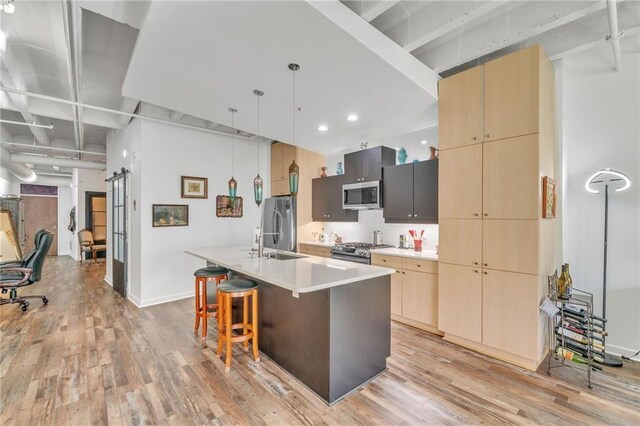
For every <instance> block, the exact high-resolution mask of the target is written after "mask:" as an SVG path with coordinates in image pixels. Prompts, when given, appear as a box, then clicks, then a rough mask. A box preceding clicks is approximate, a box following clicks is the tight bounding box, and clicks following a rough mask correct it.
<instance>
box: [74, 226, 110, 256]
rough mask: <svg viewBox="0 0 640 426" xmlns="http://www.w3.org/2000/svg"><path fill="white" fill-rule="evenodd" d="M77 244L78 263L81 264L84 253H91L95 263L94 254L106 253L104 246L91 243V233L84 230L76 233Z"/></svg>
mask: <svg viewBox="0 0 640 426" xmlns="http://www.w3.org/2000/svg"><path fill="white" fill-rule="evenodd" d="M78 242H79V243H80V263H82V260H83V258H84V254H85V253H91V254H92V257H93V261H94V262H97V259H96V254H97V253H98V252H99V251H107V246H106V245H105V244H96V243H95V242H94V241H93V233H92V232H91V231H90V230H89V229H86V228H85V229H82V230H80V231H78Z"/></svg>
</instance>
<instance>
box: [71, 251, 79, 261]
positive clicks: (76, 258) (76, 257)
mask: <svg viewBox="0 0 640 426" xmlns="http://www.w3.org/2000/svg"><path fill="white" fill-rule="evenodd" d="M69 256H71V258H72V259H73V260H76V261H78V262H80V256H78V255H77V254H74V253H72V252H69Z"/></svg>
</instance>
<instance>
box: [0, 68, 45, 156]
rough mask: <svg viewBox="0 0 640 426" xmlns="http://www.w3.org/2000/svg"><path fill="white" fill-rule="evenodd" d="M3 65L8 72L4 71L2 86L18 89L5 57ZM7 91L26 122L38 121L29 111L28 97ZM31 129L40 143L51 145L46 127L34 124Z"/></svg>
mask: <svg viewBox="0 0 640 426" xmlns="http://www.w3.org/2000/svg"><path fill="white" fill-rule="evenodd" d="M2 66H3V68H4V69H5V70H7V72H2V81H0V87H2V88H7V89H16V87H15V85H14V84H13V78H12V77H11V72H9V71H8V68H7V66H6V63H5V62H4V59H2ZM5 93H7V97H8V98H9V100H10V101H11V102H12V103H13V107H14V108H15V110H16V111H18V112H19V113H20V115H22V118H24V121H25V122H26V123H37V120H36V116H35V115H33V114H31V113H30V112H29V108H28V107H27V102H26V97H24V96H20V95H18V94H16V93H10V92H5ZM29 129H30V130H31V133H33V137H34V138H35V139H36V141H37V142H38V143H39V144H40V145H44V146H49V145H51V140H49V134H48V133H47V131H46V130H45V129H42V128H40V127H32V126H29Z"/></svg>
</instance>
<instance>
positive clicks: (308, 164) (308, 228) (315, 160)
mask: <svg viewBox="0 0 640 426" xmlns="http://www.w3.org/2000/svg"><path fill="white" fill-rule="evenodd" d="M294 160H295V162H296V164H298V167H299V168H300V172H299V173H300V174H299V176H298V195H297V212H296V221H297V223H296V225H297V227H298V230H297V239H298V241H311V240H312V239H313V234H312V233H313V232H315V231H320V229H321V227H322V224H321V223H318V222H314V221H313V215H312V211H311V205H312V203H311V201H312V189H311V186H312V180H313V178H316V177H318V176H320V168H321V167H322V166H323V165H324V162H325V157H324V155H322V154H319V153H317V152H313V151H309V150H306V149H302V148H299V147H296V146H293V145H288V144H285V143H282V142H274V143H272V144H271V170H270V183H271V196H272V197H278V196H286V195H289V194H290V190H289V165H290V164H291V163H292V162H293V161H294ZM298 250H299V247H298Z"/></svg>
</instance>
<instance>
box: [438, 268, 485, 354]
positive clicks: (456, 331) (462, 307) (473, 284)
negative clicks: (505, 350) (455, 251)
mask: <svg viewBox="0 0 640 426" xmlns="http://www.w3.org/2000/svg"><path fill="white" fill-rule="evenodd" d="M438 266H439V274H438V278H439V286H438V328H440V330H442V331H444V332H445V334H447V333H451V334H453V335H456V336H460V337H463V338H465V339H468V340H471V341H473V342H482V274H481V269H480V268H472V267H468V266H460V265H450V264H448V263H442V262H440V264H439V265H438Z"/></svg>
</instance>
